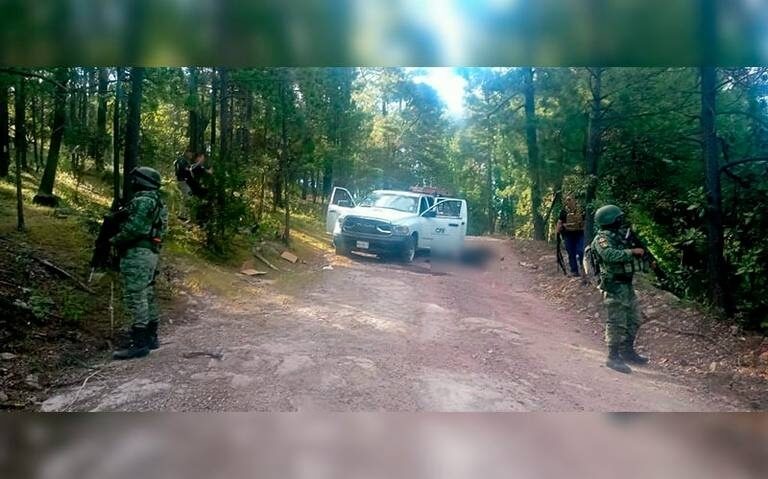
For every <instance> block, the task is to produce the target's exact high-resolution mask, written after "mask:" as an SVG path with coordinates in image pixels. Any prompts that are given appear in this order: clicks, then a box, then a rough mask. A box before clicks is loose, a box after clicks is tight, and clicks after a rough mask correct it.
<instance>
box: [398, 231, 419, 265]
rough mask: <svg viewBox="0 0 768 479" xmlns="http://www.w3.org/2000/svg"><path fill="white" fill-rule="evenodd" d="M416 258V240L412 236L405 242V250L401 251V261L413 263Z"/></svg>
mask: <svg viewBox="0 0 768 479" xmlns="http://www.w3.org/2000/svg"><path fill="white" fill-rule="evenodd" d="M414 256H416V238H415V237H413V236H411V237H409V238H408V239H407V240H406V241H405V244H404V245H403V249H402V250H400V261H402V262H403V263H413V258H414Z"/></svg>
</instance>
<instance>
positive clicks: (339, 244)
mask: <svg viewBox="0 0 768 479" xmlns="http://www.w3.org/2000/svg"><path fill="white" fill-rule="evenodd" d="M333 245H334V246H335V247H336V254H337V255H339V256H349V255H350V254H351V250H350V249H349V245H347V242H346V241H344V240H336V241H334V242H333Z"/></svg>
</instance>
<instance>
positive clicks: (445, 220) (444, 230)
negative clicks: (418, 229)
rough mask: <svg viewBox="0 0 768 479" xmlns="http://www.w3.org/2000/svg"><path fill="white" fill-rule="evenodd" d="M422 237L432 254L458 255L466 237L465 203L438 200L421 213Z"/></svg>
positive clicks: (455, 200)
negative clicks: (422, 221) (422, 220)
mask: <svg viewBox="0 0 768 479" xmlns="http://www.w3.org/2000/svg"><path fill="white" fill-rule="evenodd" d="M422 217H423V218H424V227H423V228H422V237H423V238H424V240H425V243H426V245H429V248H430V250H431V251H432V253H433V254H437V255H454V254H458V253H459V252H460V251H461V249H462V247H463V245H464V237H465V236H466V235H467V202H466V201H465V200H459V199H455V198H439V199H438V200H437V203H435V205H434V206H432V207H431V208H429V209H428V210H427V211H425V212H424V213H422Z"/></svg>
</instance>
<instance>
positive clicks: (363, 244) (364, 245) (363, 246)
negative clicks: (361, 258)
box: [355, 241, 368, 249]
mask: <svg viewBox="0 0 768 479" xmlns="http://www.w3.org/2000/svg"><path fill="white" fill-rule="evenodd" d="M355 245H356V246H357V247H358V248H361V249H368V242H367V241H357V242H355Z"/></svg>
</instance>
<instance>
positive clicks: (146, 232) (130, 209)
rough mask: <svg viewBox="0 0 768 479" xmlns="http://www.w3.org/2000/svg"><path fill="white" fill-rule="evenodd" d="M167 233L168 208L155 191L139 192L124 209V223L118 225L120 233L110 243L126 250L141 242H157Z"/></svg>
mask: <svg viewBox="0 0 768 479" xmlns="http://www.w3.org/2000/svg"><path fill="white" fill-rule="evenodd" d="M167 231H168V208H166V206H165V203H164V202H163V200H162V199H161V198H160V193H159V192H157V191H140V192H138V193H136V195H135V196H134V197H133V199H132V200H131V202H130V203H128V205H127V206H126V207H125V221H123V222H122V223H121V224H120V231H119V232H118V233H117V234H116V235H115V236H113V237H112V239H111V240H110V242H111V243H112V244H114V245H115V246H117V247H119V248H122V249H127V248H131V247H133V246H137V244H139V243H141V242H143V241H149V242H154V243H155V244H157V245H158V246H159V241H158V240H162V238H163V237H164V236H165V233H166V232H167Z"/></svg>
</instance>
